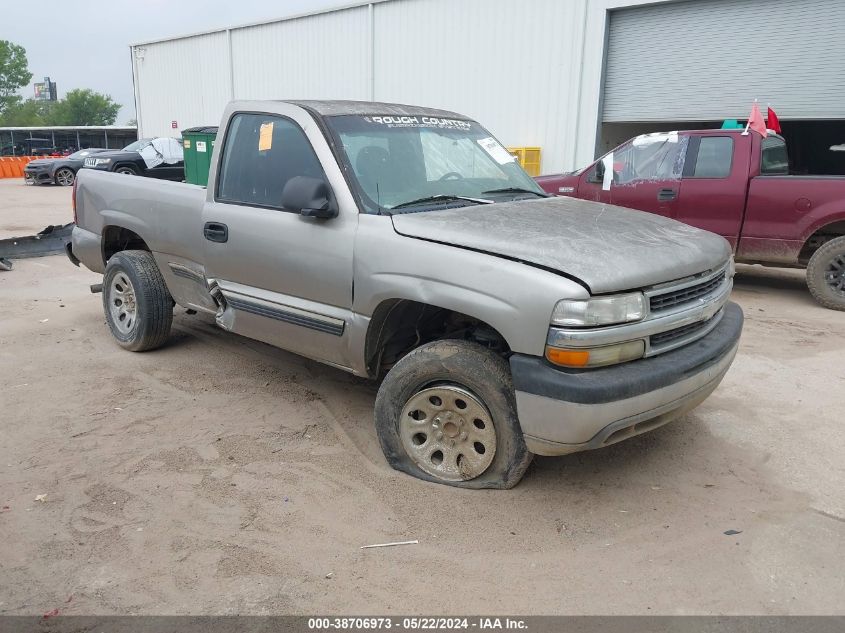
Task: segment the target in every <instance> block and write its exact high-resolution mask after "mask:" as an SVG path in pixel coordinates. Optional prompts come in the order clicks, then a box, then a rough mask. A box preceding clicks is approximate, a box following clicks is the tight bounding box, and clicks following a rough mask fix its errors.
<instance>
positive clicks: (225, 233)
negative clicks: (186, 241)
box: [202, 222, 229, 242]
mask: <svg viewBox="0 0 845 633" xmlns="http://www.w3.org/2000/svg"><path fill="white" fill-rule="evenodd" d="M202 234H203V235H204V236H205V239H207V240H208V241H210V242H226V241H228V239H229V227H228V226H226V225H225V224H221V223H220V222H206V223H205V226H204V227H203V229H202Z"/></svg>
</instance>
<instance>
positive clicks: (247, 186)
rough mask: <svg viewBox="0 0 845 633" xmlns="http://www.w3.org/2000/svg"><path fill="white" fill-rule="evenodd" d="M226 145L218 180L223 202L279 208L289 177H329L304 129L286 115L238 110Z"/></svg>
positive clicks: (231, 124) (219, 196) (218, 196)
mask: <svg viewBox="0 0 845 633" xmlns="http://www.w3.org/2000/svg"><path fill="white" fill-rule="evenodd" d="M225 143H226V145H225V147H224V148H223V156H222V159H221V161H220V165H221V166H220V174H219V177H218V181H217V200H218V201H220V202H233V203H238V204H246V205H251V206H260V207H272V208H277V209H280V208H281V200H282V190H283V189H284V188H285V185H286V184H287V182H288V180H290V179H291V178H293V177H294V176H310V177H312V178H325V175H324V174H323V168H322V166H321V165H320V161H319V160H318V159H317V155H316V154H315V153H314V149H313V148H312V147H311V143H310V142H309V141H308V138H307V137H306V136H305V133H304V132H303V131H302V130H301V129H300V127H299V126H298V125H296V123H294V122H293V121H291V120H289V119H286V118H284V117H280V116H274V115H271V114H247V113H244V114H236V115H235V116H234V117H232V120H231V123H230V124H229V130H228V133H227V136H226V140H225Z"/></svg>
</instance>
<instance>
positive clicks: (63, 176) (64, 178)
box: [53, 167, 76, 187]
mask: <svg viewBox="0 0 845 633" xmlns="http://www.w3.org/2000/svg"><path fill="white" fill-rule="evenodd" d="M53 180H54V181H55V183H56V184H57V185H59V186H61V187H70V186H72V185H73V181H74V180H76V174H75V173H73V170H72V169H68V168H67V167H62V168H61V169H58V170H56V175H55V177H54V179H53Z"/></svg>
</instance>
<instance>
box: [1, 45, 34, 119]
mask: <svg viewBox="0 0 845 633" xmlns="http://www.w3.org/2000/svg"><path fill="white" fill-rule="evenodd" d="M30 79H32V73H31V72H29V70H28V63H27V60H26V50H25V49H24V47H23V46H18V45H17V44H13V43H12V42H9V41H8V40H0V114H2V113H3V112H5V111H6V108H8V107H9V106H12V105H16V104H18V103H20V101H21V98H20V97H19V96H18V94H17V92H18V90H20V89H21V88H23V87H24V86H25V85H26V84H28V83H29V80H30Z"/></svg>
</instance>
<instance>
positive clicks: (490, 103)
mask: <svg viewBox="0 0 845 633" xmlns="http://www.w3.org/2000/svg"><path fill="white" fill-rule="evenodd" d="M663 1H667V0H374V1H373V2H372V3H368V4H363V5H358V6H353V7H348V8H343V9H338V10H330V11H324V12H322V13H317V14H313V15H308V16H302V17H295V18H290V19H284V20H278V21H275V22H268V23H263V24H257V25H247V26H241V27H233V28H231V29H225V30H221V31H217V32H213V33H208V34H201V35H194V36H186V37H183V38H179V39H172V40H163V41H158V42H150V43H145V44H137V45H135V46H133V49H134V50H133V52H134V55H133V72H134V77H135V95H136V106H137V108H138V125H139V133H140V134H142V135H144V136H152V135H159V134H161V135H169V134H171V133H173V132H174V131H173V130H171V128H170V122H171V121H173V120H176V121H177V122H178V126H179V127H178V129H177V130H176V131H177V132H179V131H181V129H183V128H187V127H193V126H197V125H213V124H215V123H217V122H218V121H219V118H220V115H221V114H222V112H223V108H224V106H225V104H226V102H227V101H229V100H230V99H233V98H238V99H295V98H299V99H363V100H370V99H374V100H380V101H396V102H404V103H411V104H417V105H425V106H432V107H438V108H444V109H448V110H455V111H458V112H461V113H463V114H467V115H469V116H472V117H474V118H476V119H478V120H479V121H480V122H481V123H482V124H483V125H485V126H486V127H487V128H488V129H490V131H491V132H493V134H495V135H496V136H497V137H499V139H500V140H501V141H502V142H503V143H505V144H506V145H510V146H539V147H541V148H542V151H543V154H542V161H543V164H542V168H543V171H544V172H546V173H549V172H554V171H563V170H569V169H574V168H576V167H579V166H582V165H584V164H586V163H587V162H589V161H590V160H592V158H593V156H594V153H595V149H596V143H597V130H598V124H599V109H600V106H601V89H602V71H603V61H604V49H605V37H606V27H607V12H608V10H612V9H614V8H621V7H627V6H633V5H639V4H653V3H655V2H663ZM690 1H694V0H690Z"/></svg>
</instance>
